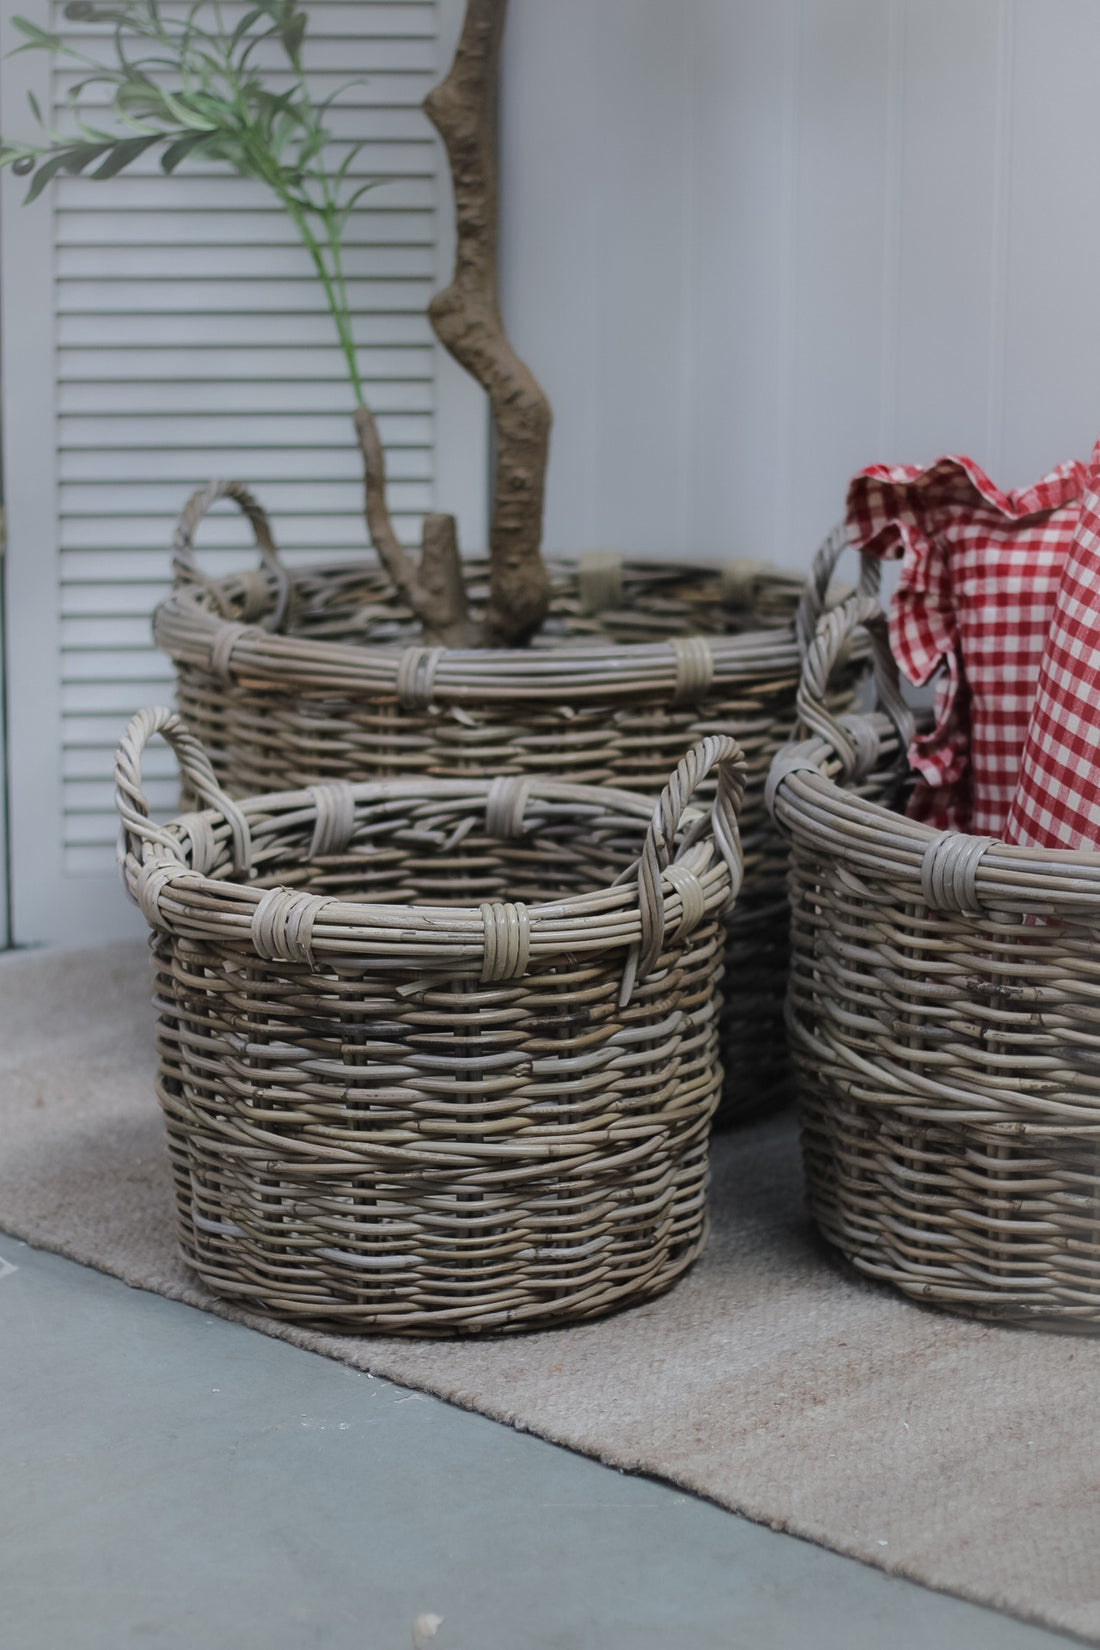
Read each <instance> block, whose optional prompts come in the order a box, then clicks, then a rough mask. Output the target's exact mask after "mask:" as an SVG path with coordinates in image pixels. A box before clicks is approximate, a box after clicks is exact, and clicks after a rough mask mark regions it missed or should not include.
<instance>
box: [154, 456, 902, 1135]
mask: <svg viewBox="0 0 1100 1650" xmlns="http://www.w3.org/2000/svg"><path fill="white" fill-rule="evenodd" d="M222 497H225V498H230V499H232V500H233V501H234V502H235V503H236V504H237V505H238V506H239V507H240V508H241V509H242V510H243V511H244V512H245V514H246V515H247V516H248V517H249V519H250V521H251V522H252V525H253V529H254V532H255V537H256V543H257V547H258V548H259V551H260V554H261V558H262V564H263V565H262V569H260V570H256V571H252V572H249V573H246V574H243V575H238V576H236V577H232V578H226V579H222V580H220V581H210V580H206V579H204V578H203V577H202V576H201V575H200V573H199V572H198V570H197V568H196V565H195V557H194V549H193V540H194V534H195V530H196V528H197V526H198V524H199V522H200V521H201V520H202V518H203V516H204V514H205V513H206V512H207V510H208V509H209V508H210V507H211V505H212V504H213V503H214V502H215V501H216V500H218V499H219V498H222ZM844 543H845V539H844V535H843V533H841V532H838V533H836V534H834V535H833V537H832V538H831V539H830V540H829V541H828V542H827V543H826V545H825V546H823V548H822V550H821V552H819V555H818V559H817V561H816V563H815V566H814V570H813V574H812V576H811V578H810V580H809V581H808V583H804V581H803V580H801V579H798V578H795V577H794V576H792V575H791V574H786V573H781V572H779V571H777V570H776V569H774V568H769V567H767V566H766V565H764V564H761V563H758V562H734V563H731V564H729V565H727V566H726V567H725V568H724V569H717V568H713V567H712V568H701V567H691V566H687V565H683V564H676V563H671V564H670V563H664V564H654V565H650V566H643V565H627V566H625V567H624V566H623V565H622V563H621V562H620V561H619V560H618V558H616V557H614V556H609V555H608V554H606V553H602V554H599V555H591V556H588V557H586V558H582V560H581V562H580V564H579V565H576V566H573V567H571V568H569V567H565V566H560V565H559V566H556V567H554V568H552V575H553V583H554V602H553V610H552V614H551V618H550V621H549V622H548V624H547V625H546V627H545V629H544V631H543V633H542V634H541V636H540V637H539V638H538V639H537V641H536V643H535V644H534V645H533V646H532V647H530V648H528V649H524V650H523V651H519V652H515V651H513V652H508V651H490V650H480V651H468V652H461V651H457V650H446V651H445V650H443V649H440V648H425V647H422V646H420V645H418V640H417V636H418V633H417V629H416V626H415V625H414V623H413V621H412V618H411V615H410V614H409V613H408V612H406V611H405V610H403V609H402V608H401V607H400V606H399V605H398V604H397V603H396V600H395V598H394V597H393V595H392V592H391V590H390V587H389V585H388V583H387V581H386V579H385V577H384V575H383V574H381V573H380V572H379V571H378V570H377V569H373V568H371V567H370V566H368V565H365V564H363V563H351V564H348V563H344V564H340V565H335V566H328V567H323V568H314V569H311V570H295V571H293V572H289V571H287V570H286V569H285V568H284V567H283V566H282V564H281V563H280V561H279V557H278V555H277V553H276V550H275V545H274V540H273V537H272V531H271V527H270V523H269V522H268V520H267V518H266V516H265V515H264V512H263V510H262V509H261V507H260V506H259V504H258V503H257V502H256V500H255V499H254V498H253V497H252V496H251V494H249V493H248V492H247V490H246V489H244V488H243V487H241V486H240V485H239V484H237V483H233V482H219V483H212V484H211V486H210V487H208V488H206V489H204V490H203V491H202V492H201V493H197V494H196V495H195V496H194V497H193V498H192V499H191V500H190V502H189V504H188V506H187V508H186V510H185V511H184V514H183V517H182V518H181V522H180V526H179V530H178V532H177V535H176V546H175V549H176V570H177V575H178V580H179V582H178V584H177V588H176V590H175V591H174V592H173V594H172V595H171V596H170V597H169V599H168V600H167V601H166V602H164V603H163V604H162V605H161V607H160V608H159V609H158V610H157V614H156V619H155V631H156V637H157V640H158V642H159V644H160V646H161V647H162V648H163V649H164V651H165V652H166V653H168V654H169V655H170V656H171V658H172V659H173V661H174V663H175V666H176V672H177V681H178V694H177V702H178V706H179V709H180V711H181V713H182V714H183V716H184V717H185V718H186V720H187V722H188V725H189V726H190V727H191V728H192V729H193V730H194V732H195V734H196V735H197V736H198V737H199V738H200V739H201V741H202V743H203V745H204V746H205V747H206V748H207V750H208V751H209V752H210V756H211V760H212V761H213V763H214V767H215V770H216V772H217V773H218V775H219V777H220V778H221V780H222V783H223V784H224V785H225V786H226V788H227V789H228V790H229V791H230V792H231V793H232V794H233V795H235V796H245V795H249V794H254V793H256V792H260V791H265V790H271V789H277V788H282V787H284V786H291V787H297V786H301V785H308V784H313V783H314V782H315V781H318V780H325V779H348V780H359V779H365V778H373V777H376V776H379V775H384V774H400V773H407V774H420V775H429V774H431V775H454V774H458V773H471V774H478V775H493V774H536V773H549V774H553V775H554V776H555V777H557V778H560V779H567V780H571V781H573V782H575V783H578V784H610V785H616V786H623V787H625V788H627V789H630V790H634V791H640V792H643V793H648V794H649V795H651V796H655V795H656V794H657V791H658V790H659V789H660V787H661V785H662V784H663V783H664V781H665V778H666V777H667V775H668V773H669V772H670V771H671V769H672V768H673V767H674V766H675V764H676V763H677V762H678V761H679V759H680V757H681V756H682V755H683V754H684V751H685V750H686V749H687V748H688V746H689V745H690V744H691V743H692V742H693V741H695V740H697V739H699V738H702V737H703V736H704V735H706V734H707V733H709V732H713V731H715V730H718V729H721V730H723V731H726V732H729V733H731V734H732V735H733V736H734V737H735V738H736V739H737V740H738V742H739V743H740V745H741V746H742V748H743V750H744V752H745V757H746V761H747V764H748V770H747V784H746V790H745V801H744V808H743V815H742V821H741V825H742V841H743V846H744V853H745V890H744V894H743V897H742V899H741V900H740V901H739V903H738V908H737V913H736V915H735V917H734V921H733V925H732V928H731V932H730V940H729V951H728V954H727V959H726V968H727V980H728V1000H727V1009H726V1012H725V1015H724V1017H723V1032H722V1037H723V1060H724V1063H725V1065H726V1067H727V1070H728V1071H730V1072H737V1073H738V1074H740V1078H741V1079H742V1080H741V1081H739V1084H738V1087H737V1089H736V1091H734V1090H732V1089H731V1090H730V1092H729V1094H728V1095H727V1100H726V1104H725V1106H724V1107H723V1115H724V1116H725V1117H726V1118H727V1119H732V1118H733V1117H734V1116H736V1115H737V1114H738V1113H743V1112H745V1111H748V1110H751V1109H755V1108H756V1107H759V1106H764V1105H767V1104H768V1103H769V1102H770V1101H771V1100H772V1099H773V1098H774V1097H776V1096H777V1094H778V1093H780V1092H781V1091H782V1090H783V1088H784V1086H785V1083H786V1077H787V1059H786V1050H785V1037H784V1032H783V1024H782V1003H783V992H784V989H785V985H786V968H787V962H786V957H787V915H786V897H785V892H784V877H785V872H786V849H785V845H784V844H783V842H782V841H781V840H780V838H779V837H778V835H777V834H776V832H775V831H774V830H773V829H772V826H771V823H770V821H769V819H768V818H767V815H766V812H765V809H764V804H763V790H764V781H765V779H766V777H767V772H768V766H769V764H770V762H771V759H772V756H773V755H774V754H775V752H776V751H777V750H778V749H779V748H780V746H781V745H782V744H783V743H784V741H785V740H786V739H787V738H788V736H789V734H790V729H791V725H792V722H793V719H794V710H795V694H796V690H797V686H798V677H799V671H800V668H801V651H802V649H801V644H800V637H801V638H802V639H803V640H805V639H808V637H809V635H811V634H812V632H813V626H814V624H815V623H816V621H817V618H818V616H819V615H820V613H821V611H822V609H823V607H824V605H825V601H826V592H827V589H828V586H829V582H830V579H831V577H832V574H833V569H834V567H835V565H836V562H837V559H838V557H839V556H840V554H841V551H842V550H843V548H844ZM469 574H470V580H471V601H472V603H473V605H474V607H475V608H476V607H477V606H478V604H479V602H481V601H483V600H484V596H485V593H486V585H485V576H484V575H485V570H484V568H480V567H478V566H477V565H476V564H474V565H471V567H470V569H469ZM861 578H862V581H863V584H864V586H865V587H866V588H868V589H873V588H874V587H875V585H876V583H877V578H878V563H877V562H875V561H873V560H869V561H868V562H867V563H866V564H865V567H864V569H863V572H862V574H861ZM800 604H801V606H800ZM855 674H856V667H849V668H848V669H847V670H846V671H841V672H839V673H838V675H837V686H836V693H835V698H834V703H835V705H836V708H838V709H841V708H843V706H844V704H845V703H850V701H851V693H852V684H853V679H854V676H855Z"/></svg>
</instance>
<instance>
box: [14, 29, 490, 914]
mask: <svg viewBox="0 0 1100 1650" xmlns="http://www.w3.org/2000/svg"><path fill="white" fill-rule="evenodd" d="M3 4H4V6H5V8H7V7H9V6H10V10H5V12H4V13H3V17H2V21H3V28H2V30H0V49H3V50H5V51H10V49H11V47H12V45H13V44H15V43H16V42H17V39H18V37H17V36H13V33H12V29H11V23H10V17H11V12H12V11H16V12H20V13H23V14H26V15H29V16H31V17H33V18H34V20H35V21H36V22H39V23H40V24H42V25H44V26H50V27H53V28H54V29H56V30H58V32H62V33H63V34H65V35H66V37H67V38H69V39H71V40H73V41H74V43H77V44H82V43H83V41H82V39H81V33H82V30H81V26H80V25H77V24H73V23H71V22H68V21H66V19H65V17H64V10H63V6H62V5H60V4H58V5H56V6H54V8H53V10H52V13H50V12H48V11H47V9H46V8H45V7H43V6H41V5H35V4H34V0H22V4H19V3H18V0H16V3H15V4H12V3H11V0H3ZM305 5H306V11H307V13H308V21H309V27H308V33H307V47H306V54H305V61H306V64H307V68H308V69H309V71H310V74H311V77H312V78H313V81H314V84H315V86H316V89H317V91H318V93H319V94H320V95H325V94H327V93H328V92H329V91H330V90H332V89H333V87H334V86H336V85H337V84H341V83H343V82H346V81H348V80H349V79H351V78H352V77H355V76H361V77H364V78H363V83H362V84H359V85H356V86H354V87H353V88H351V89H349V90H348V91H347V92H346V93H345V94H344V95H343V97H342V98H341V99H340V101H339V103H338V105H337V106H336V108H335V110H334V111H333V114H332V117H331V121H330V125H331V127H332V129H333V130H334V132H335V133H336V135H337V136H338V137H340V138H342V139H347V140H348V141H351V140H353V139H354V140H358V139H364V138H365V139H366V140H367V142H366V147H365V148H364V150H363V152H362V153H361V154H360V156H359V158H358V160H357V162H356V163H355V165H356V171H358V172H361V173H362V174H363V175H365V176H378V175H385V176H386V177H387V178H388V179H390V180H391V181H389V182H387V183H386V184H385V185H383V186H381V187H379V188H378V189H376V190H374V191H372V192H371V193H370V194H368V195H367V196H366V197H364V199H363V201H362V202H361V205H360V208H359V209H358V211H357V214H356V218H355V221H354V224H353V226H352V229H351V231H350V232H349V236H348V245H347V274H348V277H349V279H348V285H349V295H350V298H351V303H352V308H353V310H354V312H355V315H356V323H355V324H356V336H357V339H358V341H359V342H360V344H361V345H362V346H363V349H362V355H361V368H362V370H363V371H364V377H365V388H366V393H367V396H368V399H369V401H370V403H371V405H372V407H373V408H374V410H375V413H376V415H377V417H378V422H379V425H380V429H381V433H382V436H383V440H384V442H385V444H386V448H387V458H388V466H389V475H390V506H391V511H392V513H393V515H394V517H395V522H396V525H397V528H398V531H399V533H401V535H402V537H403V538H405V539H406V540H407V541H409V542H415V541H416V539H417V538H418V536H419V525H420V518H421V516H422V514H423V512H424V511H425V510H430V509H433V508H440V509H448V510H452V511H454V512H455V513H456V514H457V515H458V516H459V518H460V525H461V530H462V534H463V541H464V544H465V545H466V547H467V548H468V549H470V548H475V547H476V546H477V545H478V544H480V543H481V542H483V534H484V518H483V506H484V493H485V464H486V454H485V417H484V411H483V405H482V402H481V399H480V395H479V392H478V391H477V390H476V389H474V388H473V386H470V385H468V384H467V383H466V381H465V380H464V379H463V377H462V375H461V374H459V373H458V371H457V369H456V368H454V367H453V364H451V363H450V362H449V361H448V360H447V358H446V357H445V356H444V355H443V353H442V352H441V351H440V350H439V349H438V347H437V346H436V345H435V344H434V340H433V338H432V334H431V330H430V328H429V326H428V322H427V320H426V317H425V313H424V312H425V305H426V303H427V300H428V298H429V296H430V294H431V292H432V291H433V290H434V289H435V287H436V286H437V285H439V284H440V282H441V280H442V279H443V278H445V272H446V269H447V265H448V262H449V257H450V251H451V247H452V245H453V241H452V231H451V225H450V221H449V219H450V197H449V188H448V186H447V184H446V172H445V161H444V159H443V155H442V149H441V146H440V145H439V144H438V142H437V141H436V140H435V138H434V135H433V133H432V131H431V128H430V126H429V125H428V122H427V120H426V119H425V117H424V116H423V114H422V112H421V110H420V102H421V99H422V98H423V96H424V94H425V92H426V91H427V90H428V88H429V87H430V86H431V85H432V84H433V83H434V81H435V80H436V79H438V78H439V76H440V74H441V73H442V72H443V71H444V70H445V68H446V64H447V61H448V60H449V56H450V52H451V49H452V47H453V40H454V37H455V35H456V33H457V27H458V23H459V21H460V14H461V4H460V0H443V3H442V4H439V5H436V4H431V3H425V0H390V3H384V4H383V3H378V0H323V3H322V0H305ZM237 10H240V11H243V7H238V6H233V5H231V6H229V7H228V8H227V11H228V12H229V13H232V12H234V11H237ZM83 34H84V36H85V38H87V39H93V38H94V39H97V40H98V41H99V42H101V44H100V45H99V46H97V47H94V48H91V49H93V50H96V51H102V50H103V45H102V42H103V41H104V38H105V36H106V31H105V30H103V29H92V30H89V29H88V27H87V26H84V29H83ZM2 73H3V80H2V119H3V131H4V135H5V136H9V135H10V136H24V135H29V133H30V131H31V129H32V117H31V115H30V113H29V110H28V109H27V107H26V91H27V89H28V88H29V87H33V88H34V89H35V91H36V92H37V95H38V97H39V100H40V102H41V103H42V106H43V107H44V108H45V107H46V106H47V102H48V101H52V102H53V104H54V106H55V107H58V106H59V105H60V104H61V103H62V101H63V99H64V94H65V91H66V88H67V87H68V85H69V84H70V83H71V81H72V79H73V78H74V75H73V72H72V70H70V69H69V68H67V67H66V66H65V63H64V60H63V59H58V60H56V61H55V62H53V63H52V64H51V63H50V61H49V60H48V59H47V58H45V57H44V56H43V55H42V54H39V53H32V52H28V53H24V54H21V55H19V56H17V57H15V58H8V59H7V60H6V62H5V64H4V67H3V71H2ZM57 118H58V120H59V121H61V120H63V118H64V116H63V114H60V113H59V115H58V117H57ZM2 188H3V194H2V196H0V213H2V218H0V230H2V250H0V256H2V268H0V277H2V280H0V296H2V302H3V345H4V354H3V376H4V387H3V415H4V435H5V444H4V458H5V465H4V469H5V487H6V502H7V509H8V520H9V524H10V534H9V571H8V599H9V610H10V647H9V667H8V668H9V702H10V724H11V774H12V794H11V797H10V817H11V837H12V844H11V854H12V885H13V899H12V907H13V930H14V938H15V940H16V942H17V943H35V942H38V941H41V940H54V941H73V942H80V941H84V940H88V939H94V938H97V937H102V936H106V935H108V934H114V933H122V932H136V931H138V929H139V928H140V922H139V920H138V919H137V918H136V917H135V915H134V913H133V910H132V908H130V907H128V906H127V904H126V902H125V900H124V898H123V896H122V893H121V890H120V888H119V886H118V883H117V879H116V875H115V871H114V839H115V816H114V810H113V804H112V784H111V767H112V757H113V751H114V746H115V743H116V740H117V737H118V734H119V731H120V728H121V727H122V725H123V723H124V721H125V719H126V717H127V716H128V715H129V714H130V713H131V712H132V711H134V710H135V709H137V708H138V707H140V706H142V705H145V704H149V703H155V702H164V701H166V700H168V699H169V698H170V696H171V692H172V680H171V672H170V669H169V667H168V665H167V662H166V661H165V660H164V659H163V658H162V657H161V656H160V655H159V654H158V653H157V652H156V651H155V650H154V649H153V647H152V645H151V641H150V627H149V619H150V614H151V612H152V609H153V606H154V605H155V603H156V601H157V600H158V598H159V597H160V596H161V595H162V594H163V592H164V591H165V589H166V588H167V579H168V566H169V553H168V546H169V543H170V539H171V534H172V528H173V524H174V521H175V518H176V516H177V514H178V512H179V509H180V507H181V506H182V504H183V502H184V500H185V499H186V498H187V496H188V494H189V493H190V492H191V491H192V490H193V489H194V488H195V487H197V486H199V485H201V484H203V483H204V482H206V481H207V480H209V479H211V478H212V477H214V476H229V477H232V478H235V479H238V480H242V481H244V482H246V484H248V485H249V486H250V487H252V488H253V490H254V491H255V492H256V493H257V494H258V496H259V497H260V499H261V501H262V502H263V503H264V504H265V505H266V507H267V509H268V511H269V512H270V514H271V516H272V519H273V522H274V526H275V531H276V536H277V539H278V542H279V544H280V547H281V548H282V549H283V550H284V551H285V553H286V555H287V558H288V559H289V560H290V561H292V562H299V563H301V562H303V561H308V560H310V559H318V560H323V559H346V558H351V557H354V556H356V555H360V554H365V553H366V549H365V547H366V542H367V541H366V535H365V528H364V526H363V518H362V511H361V498H362V495H361V482H360V465H359V460H358V455H357V452H356V449H355V447H354V436H353V432H352V428H351V408H352V399H351V392H350V388H349V386H348V383H347V380H346V376H345V373H344V370H343V359H342V356H341V354H340V352H339V350H338V348H337V345H336V342H335V334H334V329H333V326H332V322H331V319H330V317H329V315H328V312H327V310H326V308H325V306H324V299H323V294H322V292H321V289H320V287H319V285H318V283H317V282H316V281H315V280H314V279H313V278H312V277H311V265H310V263H309V259H308V256H307V254H306V253H305V251H304V250H303V249H302V248H301V246H300V245H299V243H298V241H297V239H296V236H295V233H294V229H293V226H292V225H291V224H290V222H289V221H288V220H286V219H285V218H284V217H283V215H282V214H281V213H280V212H279V210H278V208H277V206H276V204H275V203H274V201H273V200H272V198H271V197H270V196H269V195H268V194H267V192H266V191H265V190H264V189H263V188H262V186H260V185H259V184H253V183H250V182H245V181H242V180H240V179H237V178H235V177H234V176H232V174H230V173H228V172H227V170H226V169H225V168H223V167H219V166H216V165H211V164H205V165H199V164H195V165H190V164H189V163H187V162H185V163H184V165H183V167H182V168H181V170H180V171H179V172H178V173H176V174H175V175H174V176H173V177H171V178H165V177H164V176H163V175H162V174H161V173H160V171H159V167H158V164H157V161H156V159H155V158H153V159H145V160H143V161H142V162H140V163H139V165H138V166H137V167H136V168H135V169H134V171H133V172H132V173H125V174H123V175H122V176H121V177H118V178H115V179H111V180H103V181H98V182H97V181H95V180H93V179H83V178H76V179H65V180H62V181H60V182H58V183H55V184H52V185H51V186H49V188H48V189H47V191H46V193H45V195H44V196H43V197H42V198H41V199H40V200H39V201H37V202H35V203H33V204H32V205H30V206H26V207H24V206H22V205H21V204H20V202H21V198H22V194H23V193H24V191H25V183H24V181H23V180H21V179H18V178H13V177H11V176H10V174H5V176H4V181H3V185H2ZM248 543H249V535H248V532H247V530H246V528H245V526H244V523H243V521H241V520H240V518H238V517H236V516H235V515H234V514H233V512H232V509H231V507H227V506H222V507H220V508H219V511H218V513H217V514H216V515H215V516H213V517H211V518H208V520H207V522H206V523H204V525H203V527H202V528H201V529H200V537H199V550H200V560H201V562H202V565H203V566H204V567H205V568H206V569H207V570H209V571H211V572H214V573H218V572H224V571H228V570H229V568H230V567H233V566H239V565H241V561H242V556H243V555H244V552H245V547H246V546H247V545H248ZM148 776H149V783H148V785H147V792H148V795H149V798H150V802H151V803H152V805H153V809H154V812H157V811H159V812H160V813H161V814H168V813H171V812H172V811H174V799H175V788H176V787H175V776H174V772H173V769H172V763H171V758H170V757H169V755H168V753H167V751H166V750H164V749H163V747H158V748H157V750H156V751H152V752H150V755H149V761H148Z"/></svg>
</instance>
